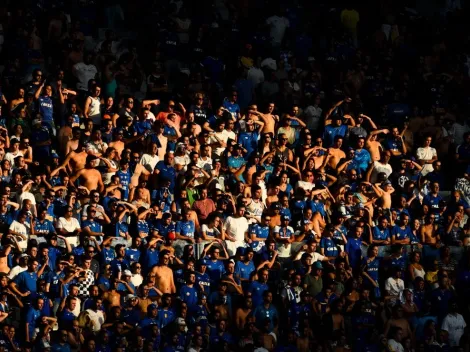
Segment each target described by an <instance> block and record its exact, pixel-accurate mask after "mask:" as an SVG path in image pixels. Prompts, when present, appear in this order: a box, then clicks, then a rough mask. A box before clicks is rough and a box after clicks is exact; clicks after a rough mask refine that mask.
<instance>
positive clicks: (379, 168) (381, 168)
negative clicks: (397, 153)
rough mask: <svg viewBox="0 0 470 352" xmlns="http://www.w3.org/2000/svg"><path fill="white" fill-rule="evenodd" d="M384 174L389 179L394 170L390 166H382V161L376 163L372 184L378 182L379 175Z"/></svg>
mask: <svg viewBox="0 0 470 352" xmlns="http://www.w3.org/2000/svg"><path fill="white" fill-rule="evenodd" d="M381 172H383V173H384V174H385V175H386V176H387V178H388V177H389V176H390V175H391V174H392V172H393V169H392V166H391V165H390V164H382V163H381V162H380V161H377V160H376V161H374V170H373V171H372V175H371V182H372V183H374V182H375V181H376V180H377V175H378V174H379V173H381Z"/></svg>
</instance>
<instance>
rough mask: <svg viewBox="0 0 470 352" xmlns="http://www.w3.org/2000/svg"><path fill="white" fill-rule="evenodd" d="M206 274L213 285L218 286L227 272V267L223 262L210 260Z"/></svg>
mask: <svg viewBox="0 0 470 352" xmlns="http://www.w3.org/2000/svg"><path fill="white" fill-rule="evenodd" d="M206 272H207V274H208V275H209V277H210V279H211V285H216V284H217V283H218V282H219V280H220V279H221V278H222V274H223V273H224V272H225V265H224V263H223V262H222V261H221V260H216V261H212V260H210V259H208V263H207V269H206Z"/></svg>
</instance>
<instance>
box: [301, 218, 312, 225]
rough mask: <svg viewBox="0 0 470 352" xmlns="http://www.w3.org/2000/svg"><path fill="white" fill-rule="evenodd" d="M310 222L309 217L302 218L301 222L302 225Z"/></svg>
mask: <svg viewBox="0 0 470 352" xmlns="http://www.w3.org/2000/svg"><path fill="white" fill-rule="evenodd" d="M311 223H312V222H311V221H310V220H309V219H303V220H302V224H304V225H308V224H311Z"/></svg>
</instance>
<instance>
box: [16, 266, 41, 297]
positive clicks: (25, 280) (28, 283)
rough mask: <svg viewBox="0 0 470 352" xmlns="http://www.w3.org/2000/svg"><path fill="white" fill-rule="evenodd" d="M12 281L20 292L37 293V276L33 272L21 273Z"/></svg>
mask: <svg viewBox="0 0 470 352" xmlns="http://www.w3.org/2000/svg"><path fill="white" fill-rule="evenodd" d="M14 281H15V284H16V285H17V286H18V289H19V290H20V291H21V292H27V291H30V292H36V291H37V286H36V282H37V281H38V274H36V273H35V272H30V271H28V270H26V271H23V272H21V273H19V274H18V275H17V276H16V277H15V279H14Z"/></svg>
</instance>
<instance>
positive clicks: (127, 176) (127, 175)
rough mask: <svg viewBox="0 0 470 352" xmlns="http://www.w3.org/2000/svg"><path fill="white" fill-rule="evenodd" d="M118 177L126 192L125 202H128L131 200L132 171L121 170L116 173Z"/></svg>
mask: <svg viewBox="0 0 470 352" xmlns="http://www.w3.org/2000/svg"><path fill="white" fill-rule="evenodd" d="M116 175H117V176H119V182H120V183H121V185H122V190H123V191H124V194H123V197H122V199H123V200H127V199H128V198H129V184H130V182H131V171H130V170H127V171H123V170H119V171H118V172H116Z"/></svg>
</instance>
